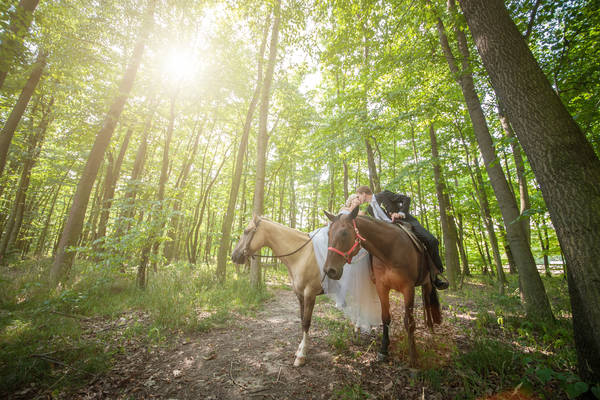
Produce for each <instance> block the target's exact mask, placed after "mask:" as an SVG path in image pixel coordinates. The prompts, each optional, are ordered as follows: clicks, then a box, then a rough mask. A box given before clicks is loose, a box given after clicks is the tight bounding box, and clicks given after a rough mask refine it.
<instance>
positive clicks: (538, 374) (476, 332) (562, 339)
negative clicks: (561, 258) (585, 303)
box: [419, 275, 600, 399]
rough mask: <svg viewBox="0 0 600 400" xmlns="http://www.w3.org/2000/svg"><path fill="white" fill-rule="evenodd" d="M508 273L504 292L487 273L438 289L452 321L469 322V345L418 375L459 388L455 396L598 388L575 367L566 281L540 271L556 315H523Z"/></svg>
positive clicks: (572, 393) (556, 393) (571, 393)
mask: <svg viewBox="0 0 600 400" xmlns="http://www.w3.org/2000/svg"><path fill="white" fill-rule="evenodd" d="M508 279H509V282H508V286H507V287H506V290H505V295H500V294H499V293H498V290H497V287H495V286H494V282H493V281H492V280H490V279H489V277H487V276H477V275H476V276H473V277H470V278H467V279H466V280H465V285H464V287H463V288H462V290H460V291H457V292H448V293H444V294H443V295H442V304H444V306H445V308H446V310H445V312H444V313H445V314H446V317H447V318H448V317H449V318H448V319H449V320H450V323H451V324H454V325H458V324H460V326H461V328H463V327H464V326H465V325H467V326H468V330H466V332H467V333H468V335H469V341H468V345H467V346H466V347H465V346H463V348H461V349H457V350H456V351H455V352H454V354H453V356H452V359H451V363H450V365H448V366H445V367H441V368H432V369H426V370H422V371H421V372H420V374H419V376H420V379H421V380H422V381H423V382H424V383H426V384H428V385H430V386H431V387H433V388H436V387H437V388H441V387H448V386H454V387H457V388H459V390H458V391H457V393H456V394H455V395H454V397H456V398H457V399H475V398H480V397H481V396H485V395H487V394H489V393H497V392H502V391H506V390H512V389H514V388H515V387H517V386H519V387H521V388H524V389H525V391H529V392H530V393H536V396H537V398H546V399H554V398H565V399H566V398H576V397H577V396H578V395H580V394H582V393H584V392H585V391H587V390H588V389H590V390H591V391H592V392H593V393H599V394H600V387H598V386H597V385H596V386H594V387H590V385H588V384H586V383H584V382H582V381H581V379H580V378H579V377H578V376H577V374H576V372H575V371H576V368H575V367H576V355H575V350H574V341H573V331H572V326H571V321H570V318H569V317H570V307H569V303H568V295H567V284H566V281H565V280H564V279H563V278H562V277H561V276H559V277H556V276H555V277H546V276H543V277H542V280H543V282H544V285H545V287H546V291H547V294H548V298H549V299H550V301H551V305H552V309H553V312H554V314H555V316H556V317H557V318H556V322H554V323H552V322H550V323H549V322H540V321H531V320H529V319H528V318H527V317H526V316H525V313H524V309H523V306H522V304H521V300H520V296H519V290H518V280H517V277H516V276H510V275H509V276H508ZM469 319H470V320H469ZM463 329H464V328H463Z"/></svg>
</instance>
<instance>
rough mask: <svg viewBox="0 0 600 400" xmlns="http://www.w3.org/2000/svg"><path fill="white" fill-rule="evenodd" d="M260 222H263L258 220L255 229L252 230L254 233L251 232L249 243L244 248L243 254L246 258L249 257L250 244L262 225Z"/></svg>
mask: <svg viewBox="0 0 600 400" xmlns="http://www.w3.org/2000/svg"><path fill="white" fill-rule="evenodd" d="M260 221H261V219H260V218H257V220H256V224H254V228H252V231H251V232H250V236H249V238H248V241H247V242H246V247H244V251H243V253H242V254H244V256H246V257H248V256H249V254H248V253H249V251H248V249H249V248H250V243H252V239H254V234H255V233H256V230H257V229H258V224H259V223H260ZM250 257H254V255H252V256H250Z"/></svg>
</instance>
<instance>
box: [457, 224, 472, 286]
mask: <svg viewBox="0 0 600 400" xmlns="http://www.w3.org/2000/svg"><path fill="white" fill-rule="evenodd" d="M457 225H458V250H459V252H460V260H461V264H462V266H463V267H462V273H463V275H464V276H471V269H470V268H469V258H468V257H467V251H466V248H465V247H466V243H465V233H464V232H465V230H464V224H463V216H462V214H458V223H457Z"/></svg>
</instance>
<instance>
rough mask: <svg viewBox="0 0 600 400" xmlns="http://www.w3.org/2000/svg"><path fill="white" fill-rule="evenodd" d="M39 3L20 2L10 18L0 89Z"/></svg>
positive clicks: (0, 54) (0, 50)
mask: <svg viewBox="0 0 600 400" xmlns="http://www.w3.org/2000/svg"><path fill="white" fill-rule="evenodd" d="M39 2H40V0H21V1H19V4H18V5H17V8H16V9H15V11H14V12H13V13H12V15H11V16H10V24H9V25H8V29H7V30H6V31H4V34H3V35H2V38H1V39H0V43H1V45H0V89H1V88H2V86H3V85H4V80H5V79H6V75H7V74H8V71H9V70H10V68H11V67H12V66H13V63H14V62H15V59H16V58H17V57H18V56H19V55H20V54H21V53H22V52H23V37H24V36H25V35H26V34H27V32H28V31H29V25H31V21H32V20H33V12H34V11H35V8H36V7H37V5H38V3H39ZM0 175H1V173H0Z"/></svg>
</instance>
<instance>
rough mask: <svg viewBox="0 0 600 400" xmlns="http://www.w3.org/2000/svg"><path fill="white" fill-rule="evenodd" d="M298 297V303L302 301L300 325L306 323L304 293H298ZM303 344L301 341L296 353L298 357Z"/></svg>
mask: <svg viewBox="0 0 600 400" xmlns="http://www.w3.org/2000/svg"><path fill="white" fill-rule="evenodd" d="M296 297H298V303H300V325H302V324H303V323H304V295H303V294H300V293H296ZM301 346H302V343H300V346H298V350H296V354H295V355H294V356H295V357H298V354H299V353H300V347H301Z"/></svg>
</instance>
